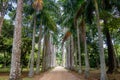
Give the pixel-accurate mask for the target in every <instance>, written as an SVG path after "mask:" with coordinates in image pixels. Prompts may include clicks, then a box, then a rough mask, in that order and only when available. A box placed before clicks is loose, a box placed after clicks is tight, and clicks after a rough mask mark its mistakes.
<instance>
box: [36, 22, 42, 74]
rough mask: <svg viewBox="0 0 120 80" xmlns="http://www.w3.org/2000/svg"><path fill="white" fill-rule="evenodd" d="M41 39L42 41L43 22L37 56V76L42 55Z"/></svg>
mask: <svg viewBox="0 0 120 80" xmlns="http://www.w3.org/2000/svg"><path fill="white" fill-rule="evenodd" d="M41 39H42V22H41V25H40V29H39V41H38V54H37V62H36V74H39V72H40V53H41Z"/></svg>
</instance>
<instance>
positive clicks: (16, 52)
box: [9, 0, 23, 80]
mask: <svg viewBox="0 0 120 80" xmlns="http://www.w3.org/2000/svg"><path fill="white" fill-rule="evenodd" d="M22 10H23V0H17V11H16V19H15V28H14V38H13V48H12V58H11V70H10V78H9V80H20V79H21V67H20V58H21V30H22Z"/></svg>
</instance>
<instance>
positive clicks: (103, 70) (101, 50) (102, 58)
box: [94, 0, 107, 80]
mask: <svg viewBox="0 0 120 80" xmlns="http://www.w3.org/2000/svg"><path fill="white" fill-rule="evenodd" d="M94 3H95V9H96V19H97V22H96V24H97V29H98V38H99V53H100V67H101V69H100V70H101V76H100V80H107V75H106V66H105V55H104V48H103V39H102V32H101V28H100V23H99V11H98V4H97V1H96V0H94Z"/></svg>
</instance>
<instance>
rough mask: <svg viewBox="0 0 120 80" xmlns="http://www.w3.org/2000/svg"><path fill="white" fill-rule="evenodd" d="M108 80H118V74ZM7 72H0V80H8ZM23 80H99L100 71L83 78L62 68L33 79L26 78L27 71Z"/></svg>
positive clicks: (92, 70) (93, 71)
mask: <svg viewBox="0 0 120 80" xmlns="http://www.w3.org/2000/svg"><path fill="white" fill-rule="evenodd" d="M108 77H109V80H120V73H115V74H112V75H108ZM8 78H9V73H8V72H0V80H8ZM22 78H23V80H100V71H99V70H96V69H91V70H90V77H89V78H88V79H85V78H84V73H82V74H78V73H77V72H75V71H69V70H67V69H64V68H63V67H60V66H59V67H56V68H54V69H52V70H49V71H47V72H44V73H41V74H39V75H35V76H34V77H33V78H29V77H28V71H26V72H23V73H22Z"/></svg>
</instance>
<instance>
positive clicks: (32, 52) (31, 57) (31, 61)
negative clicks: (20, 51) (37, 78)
mask: <svg viewBox="0 0 120 80" xmlns="http://www.w3.org/2000/svg"><path fill="white" fill-rule="evenodd" d="M35 33H36V15H34V26H33V39H32V51H31V54H30V71H29V74H28V76H29V77H32V76H33V75H34V49H35Z"/></svg>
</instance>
